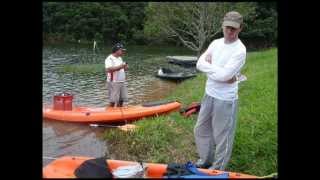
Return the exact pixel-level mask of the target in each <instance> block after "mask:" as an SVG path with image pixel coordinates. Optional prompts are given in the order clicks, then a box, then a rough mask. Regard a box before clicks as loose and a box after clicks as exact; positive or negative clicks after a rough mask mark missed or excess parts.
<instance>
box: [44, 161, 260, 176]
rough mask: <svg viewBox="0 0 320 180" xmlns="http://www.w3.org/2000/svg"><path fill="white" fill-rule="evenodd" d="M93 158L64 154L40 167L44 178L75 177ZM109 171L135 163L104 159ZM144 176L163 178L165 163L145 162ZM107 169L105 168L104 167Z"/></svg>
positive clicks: (238, 174) (213, 172) (205, 170)
mask: <svg viewBox="0 0 320 180" xmlns="http://www.w3.org/2000/svg"><path fill="white" fill-rule="evenodd" d="M89 159H93V158H90V157H82V156H64V157H61V158H58V159H56V160H54V161H52V162H51V163H50V164H48V165H46V166H45V167H44V168H43V169H42V173H43V177H44V178H76V176H75V175H74V171H75V170H76V169H77V168H78V167H79V166H80V165H81V164H82V163H83V162H84V161H86V160H89ZM106 161H107V164H108V167H109V168H110V171H111V172H112V171H113V170H115V169H117V168H118V167H121V166H128V165H136V164H137V162H134V161H121V160H106ZM145 166H146V167H147V169H146V177H147V178H163V174H164V173H165V172H166V169H167V164H156V163H145ZM106 170H107V169H106ZM198 170H199V171H201V172H204V173H207V174H209V175H219V174H222V173H226V171H219V170H209V169H198ZM227 173H228V175H229V178H237V179H238V178H258V177H257V176H252V175H248V174H242V173H235V172H227Z"/></svg>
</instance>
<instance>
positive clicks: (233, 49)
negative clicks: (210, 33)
mask: <svg viewBox="0 0 320 180" xmlns="http://www.w3.org/2000/svg"><path fill="white" fill-rule="evenodd" d="M208 54H209V55H210V54H211V60H212V63H211V64H210V63H209V62H207V61H206V60H205V59H206V56H207V55H208ZM245 59H246V47H245V46H244V45H243V43H242V42H241V40H240V39H238V40H236V41H235V42H233V43H231V44H225V43H224V38H220V39H217V40H214V41H213V42H212V43H211V44H210V45H209V47H208V49H207V50H206V51H205V52H204V53H203V54H202V55H201V56H200V58H199V60H198V62H197V69H198V70H200V71H202V72H204V73H206V74H207V77H208V79H207V82H206V89H205V92H206V94H208V95H209V96H211V97H214V98H217V99H221V100H226V101H232V100H235V99H238V82H237V81H236V82H234V83H231V84H230V83H227V82H226V81H228V80H230V79H231V78H232V77H233V76H235V75H237V74H238V73H240V70H241V68H242V67H243V65H244V63H245Z"/></svg>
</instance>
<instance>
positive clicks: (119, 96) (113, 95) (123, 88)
mask: <svg viewBox="0 0 320 180" xmlns="http://www.w3.org/2000/svg"><path fill="white" fill-rule="evenodd" d="M107 88H108V95H109V101H110V102H113V103H115V104H119V102H120V101H123V102H128V88H127V85H126V83H125V82H107Z"/></svg>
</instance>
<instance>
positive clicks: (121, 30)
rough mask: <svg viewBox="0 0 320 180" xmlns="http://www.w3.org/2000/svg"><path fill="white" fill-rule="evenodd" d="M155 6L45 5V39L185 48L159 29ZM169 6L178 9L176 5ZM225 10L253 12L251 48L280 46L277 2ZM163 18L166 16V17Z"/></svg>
mask: <svg viewBox="0 0 320 180" xmlns="http://www.w3.org/2000/svg"><path fill="white" fill-rule="evenodd" d="M154 4H155V3H152V2H134V3H132V2H43V6H42V13H43V38H44V41H45V42H79V40H80V41H81V42H86V41H88V42H92V41H93V40H96V41H98V42H100V43H101V42H102V43H104V44H112V43H114V42H116V41H122V42H124V43H127V44H128V43H129V44H168V43H169V44H176V45H180V46H182V43H181V42H180V41H179V38H178V37H170V36H169V35H168V34H167V33H166V32H164V31H163V30H161V27H160V26H157V25H158V24H159V22H157V21H160V20H161V18H157V17H156V18H155V17H154V16H155V14H156V16H158V15H159V12H156V11H157V10H158V11H160V10H161V9H160V8H159V9H157V8H155V6H154ZM158 4H161V3H158ZM167 4H169V5H170V6H171V5H174V3H171V4H170V3H167ZM243 5H244V6H243ZM223 6H225V7H235V9H237V8H238V9H239V8H240V9H241V6H243V7H247V8H248V7H250V11H244V12H248V13H247V14H246V16H245V26H244V29H243V32H242V33H241V34H240V35H241V38H242V39H243V40H244V42H245V43H246V45H247V46H248V47H269V46H274V45H276V42H277V33H278V32H277V22H278V21H277V4H276V2H271V3H270V2H259V3H257V2H247V4H246V3H242V5H240V4H237V3H223ZM244 10H245V9H244ZM240 11H241V10H240ZM157 14H158V15H157ZM175 14H176V16H177V17H178V16H179V15H181V14H183V13H182V9H181V13H179V12H176V13H175ZM162 15H163V16H166V14H165V13H162ZM221 16H223V15H221ZM221 35H222V34H221V33H220V34H217V36H221ZM217 36H216V37H217ZM216 37H212V38H216ZM211 40H212V39H208V40H207V41H208V42H210V41H211ZM208 42H207V43H208Z"/></svg>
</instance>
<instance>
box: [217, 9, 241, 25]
mask: <svg viewBox="0 0 320 180" xmlns="http://www.w3.org/2000/svg"><path fill="white" fill-rule="evenodd" d="M242 23H243V17H242V15H241V14H240V13H238V12H236V11H230V12H228V13H226V15H225V16H224V18H223V23H222V26H231V27H234V28H240V25H241V24H242Z"/></svg>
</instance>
